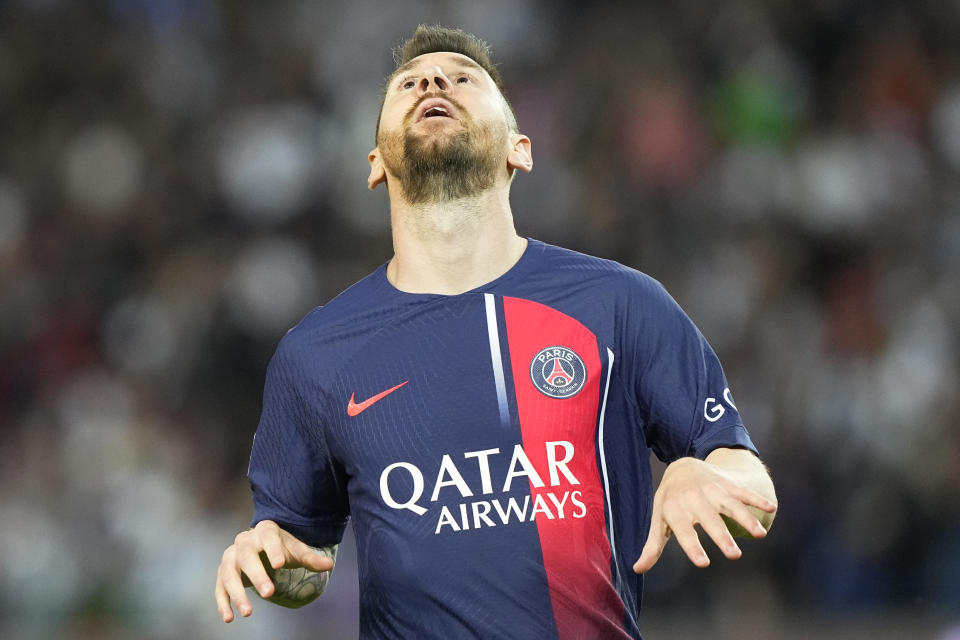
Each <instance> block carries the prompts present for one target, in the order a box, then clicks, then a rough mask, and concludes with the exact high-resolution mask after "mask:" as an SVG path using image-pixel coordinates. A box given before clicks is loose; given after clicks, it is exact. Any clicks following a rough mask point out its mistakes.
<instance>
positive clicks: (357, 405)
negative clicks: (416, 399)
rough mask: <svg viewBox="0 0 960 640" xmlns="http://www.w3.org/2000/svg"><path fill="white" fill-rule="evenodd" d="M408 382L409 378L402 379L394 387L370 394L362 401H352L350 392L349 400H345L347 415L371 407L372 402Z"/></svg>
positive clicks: (358, 412)
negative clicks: (370, 395) (373, 394)
mask: <svg viewBox="0 0 960 640" xmlns="http://www.w3.org/2000/svg"><path fill="white" fill-rule="evenodd" d="M408 382H410V381H409V380H404V381H403V382H401V383H400V384H398V385H397V386H395V387H390V388H389V389H387V390H386V391H381V392H380V393H378V394H377V395H375V396H372V397H370V398H367V399H366V400H364V401H363V402H354V401H353V395H354V394H352V393H351V394H350V401H349V402H347V415H348V416H355V415H358V414H360V413H363V412H364V411H366V410H367V409H369V408H370V407H372V406H373V405H374V403H377V402H379V401H381V400H383V399H384V398H386V397H387V396H388V395H390V394H391V393H393V392H394V391H396V390H397V389H399V388H400V387H402V386H403V385H405V384H407V383H408Z"/></svg>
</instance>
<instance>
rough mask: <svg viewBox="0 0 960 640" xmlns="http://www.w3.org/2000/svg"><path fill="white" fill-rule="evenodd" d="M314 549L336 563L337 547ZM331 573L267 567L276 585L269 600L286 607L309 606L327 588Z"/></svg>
mask: <svg viewBox="0 0 960 640" xmlns="http://www.w3.org/2000/svg"><path fill="white" fill-rule="evenodd" d="M313 549H314V551H316V552H317V553H319V554H321V555H324V556H326V557H328V558H330V559H331V560H333V561H334V562H336V560H337V545H330V546H327V547H313ZM331 571H332V570H331ZM331 571H321V572H319V573H318V572H316V571H310V570H309V569H304V568H302V567H300V568H296V569H287V568H281V569H273V568H271V567H269V565H267V573H268V575H269V576H270V579H271V580H273V584H274V593H273V595H272V596H271V597H270V598H268V600H269V601H270V602H272V603H274V604H279V605H281V606H284V607H302V606H303V605H305V604H309V603H311V602H313V601H314V600H316V599H317V597H319V596H320V594H322V593H323V591H324V589H326V588H327V582H328V581H329V580H330V573H331Z"/></svg>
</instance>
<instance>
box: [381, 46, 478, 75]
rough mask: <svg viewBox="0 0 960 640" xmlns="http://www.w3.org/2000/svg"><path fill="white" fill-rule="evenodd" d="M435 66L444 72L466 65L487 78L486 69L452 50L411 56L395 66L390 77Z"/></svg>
mask: <svg viewBox="0 0 960 640" xmlns="http://www.w3.org/2000/svg"><path fill="white" fill-rule="evenodd" d="M435 67H440V70H441V71H443V72H444V73H447V71H448V70H451V69H462V68H464V67H466V68H468V69H473V70H474V71H476V72H479V73H481V74H483V76H484V77H487V78H489V74H488V73H487V70H486V69H484V68H483V67H481V66H480V65H479V64H477V63H476V62H474V61H473V59H471V58H468V57H467V56H465V55H463V54H460V53H454V52H452V51H436V52H434V53H424V54H422V55H419V56H417V57H416V58H413V59H412V60H410V61H408V62H405V63H404V64H402V65H400V66H399V67H397V70H396V71H394V72H393V73H392V74H391V75H390V77H391V78H395V77H397V76H399V75H401V74H404V73H408V72H415V71H421V70H423V69H433V68H435Z"/></svg>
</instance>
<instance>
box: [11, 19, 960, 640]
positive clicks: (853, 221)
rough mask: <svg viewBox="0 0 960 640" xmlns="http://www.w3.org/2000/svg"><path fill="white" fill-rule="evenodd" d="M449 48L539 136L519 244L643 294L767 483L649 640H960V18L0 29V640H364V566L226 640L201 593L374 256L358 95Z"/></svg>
mask: <svg viewBox="0 0 960 640" xmlns="http://www.w3.org/2000/svg"><path fill="white" fill-rule="evenodd" d="M626 4H630V5H634V6H629V7H628V6H626ZM437 21H439V22H443V23H446V24H454V25H460V26H463V27H465V28H466V29H468V30H471V31H474V32H476V33H478V34H480V35H481V36H482V37H484V38H486V39H487V40H489V41H490V43H491V44H492V45H493V47H494V51H495V54H496V56H497V59H498V60H499V61H500V62H501V65H502V70H503V73H504V76H505V80H506V85H507V87H508V90H509V92H510V95H511V98H512V101H513V103H514V106H515V108H516V111H517V115H518V119H519V122H520V125H521V129H522V130H523V131H524V132H525V133H527V134H529V135H530V136H531V138H532V139H533V148H534V154H535V160H536V167H535V170H534V172H533V174H532V175H530V176H526V175H521V176H519V177H518V179H517V181H516V182H515V184H514V194H513V203H514V211H515V214H516V218H517V224H518V229H519V231H520V232H521V233H522V234H524V235H530V236H534V237H537V238H540V239H542V240H545V241H547V242H551V243H555V244H562V245H565V246H569V247H571V248H575V249H579V250H582V251H586V252H589V253H593V254H598V255H602V256H606V257H611V258H615V259H617V260H620V261H621V262H624V263H626V264H628V265H631V266H634V267H637V268H640V269H642V270H644V271H646V272H648V273H650V274H651V275H653V276H654V277H656V278H658V279H659V280H661V281H662V282H664V284H665V285H666V286H667V287H668V289H669V290H670V291H671V292H672V293H673V294H674V296H675V297H676V298H677V299H678V300H679V301H680V303H681V304H682V305H683V306H684V307H685V308H686V309H687V311H688V312H689V313H690V315H691V316H692V317H693V318H694V320H695V321H696V322H697V323H698V324H699V326H700V327H701V328H702V330H703V331H704V333H705V334H706V335H707V337H708V338H709V339H710V341H711V342H712V343H713V345H714V346H715V348H716V349H717V351H718V352H719V354H720V357H721V360H722V361H723V362H724V364H725V367H726V370H727V373H728V377H729V379H730V381H731V385H732V388H733V389H734V390H735V396H736V398H737V401H738V405H739V407H740V409H741V411H742V413H743V415H744V417H745V419H746V421H747V423H748V426H749V427H750V429H751V431H752V433H753V436H754V440H755V441H756V443H757V444H758V446H759V447H760V449H761V451H762V453H763V454H764V457H765V459H766V460H767V462H768V463H769V465H770V466H771V467H772V469H773V475H774V478H775V479H776V482H777V487H778V491H779V496H780V503H781V513H780V515H779V518H778V520H777V523H776V525H775V527H774V529H773V531H772V533H771V536H770V537H769V539H768V540H767V541H765V542H763V543H747V544H745V546H746V550H745V551H746V553H745V556H744V558H743V559H742V560H741V561H739V562H737V563H732V564H730V563H726V562H716V563H715V567H714V568H713V569H711V570H709V571H706V572H701V571H697V570H695V569H694V568H692V567H691V566H689V565H688V564H687V563H686V562H685V561H684V560H683V558H682V557H681V556H680V554H679V552H678V551H677V549H676V547H675V546H671V551H670V552H669V553H668V554H667V557H666V558H665V559H664V560H663V561H662V563H661V564H660V565H658V566H657V568H656V569H655V571H654V572H653V573H652V574H651V575H650V577H649V582H648V590H647V593H646V599H645V608H646V612H645V617H644V621H645V622H644V625H643V629H644V630H645V632H646V633H647V634H648V636H649V637H650V638H661V639H663V638H690V637H711V638H841V637H842V638H908V637H909V638H939V639H946V638H956V637H958V636H960V631H958V630H957V627H956V626H955V625H957V624H958V623H960V500H958V493H960V491H958V487H960V429H958V418H960V398H958V393H957V391H958V387H960V384H958V373H960V371H958V369H960V367H958V364H960V358H958V354H960V333H958V327H960V286H958V282H960V215H958V214H960V38H958V37H957V34H958V33H960V3H958V2H957V1H956V0H943V1H935V0H915V1H913V2H907V1H904V2H887V1H867V0H863V1H855V0H816V1H810V2H802V3H801V2H788V1H786V0H765V1H762V0H752V1H748V0H744V1H740V2H732V1H726V2H716V3H713V2H700V1H699V0H678V1H672V2H650V3H624V4H614V3H610V4H608V3H603V2H599V3H597V2H584V1H581V2H575V1H567V2H548V1H547V0H540V1H535V0H526V1H518V0H496V1H493V2H478V1H457V2H430V1H426V0H420V1H416V2H396V3H388V2H384V3H380V2H374V1H373V0H355V1H354V2H350V3H327V2H309V1H295V0H282V1H274V2H270V3H254V2H229V1H221V2H216V1H214V0H168V1H163V0H113V1H107V0H100V1H91V2H69V1H67V0H7V1H4V2H0V425H2V426H0V481H2V484H0V487H2V489H0V549H2V552H0V636H3V637H9V638H26V639H31V638H52V637H58V638H157V639H165V638H233V639H241V638H254V637H285V638H308V637H310V638H344V637H345V638H349V637H355V635H356V630H355V629H356V627H355V625H356V615H357V614H356V589H357V586H356V579H355V570H356V569H355V567H356V564H355V553H354V551H353V546H352V540H348V542H347V543H346V544H345V545H344V550H343V553H342V557H341V560H340V564H339V566H338V569H337V571H336V572H335V575H334V579H333V583H332V587H331V590H330V592H329V593H328V594H327V595H325V596H324V598H323V599H322V600H321V601H320V602H318V603H315V604H313V605H311V606H310V607H307V608H305V609H301V610H299V611H294V612H291V611H286V610H281V609H277V608H274V607H272V606H269V605H265V604H261V605H259V606H256V605H255V606H256V610H255V615H254V616H253V618H251V619H249V620H242V621H240V622H239V623H234V624H232V625H230V626H224V625H223V624H222V623H221V622H219V620H218V617H217V615H216V612H215V608H214V603H213V599H212V588H213V580H214V571H215V567H216V565H217V563H218V561H219V558H220V553H221V551H222V549H223V547H225V546H226V545H227V544H229V542H230V541H231V539H232V537H233V535H234V534H235V533H236V531H237V530H239V529H241V528H242V527H244V526H245V525H246V523H247V520H248V517H249V515H250V510H251V509H250V504H249V497H248V491H247V486H246V482H245V477H244V473H245V470H246V461H247V460H246V459H247V454H248V450H249V446H250V441H251V437H252V433H253V430H254V427H255V424H256V419H257V415H258V411H259V405H260V391H261V385H262V380H263V374H264V368H265V366H266V363H267V360H268V358H269V356H270V354H271V353H272V350H273V348H274V346H275V345H276V343H277V341H278V339H279V338H280V336H281V335H282V334H283V332H284V331H285V330H286V329H287V328H288V327H289V326H290V325H292V324H293V323H294V322H296V321H297V319H298V318H299V317H300V316H301V315H302V314H303V313H304V312H305V311H307V310H308V309H309V308H310V307H312V306H314V305H316V304H320V303H323V302H325V301H327V300H329V299H330V298H331V297H332V296H333V295H335V294H336V293H337V292H338V291H340V290H341V289H342V288H343V287H345V286H346V285H348V284H350V283H352V282H353V281H355V280H356V279H358V278H360V277H362V276H363V275H365V274H366V273H367V272H369V271H370V270H372V269H373V268H374V267H375V266H377V265H378V264H380V263H382V262H383V261H385V260H386V259H387V258H388V257H389V255H390V235H389V228H388V217H387V201H386V195H385V193H384V191H383V190H380V191H378V192H376V193H374V194H370V193H369V192H368V191H367V190H366V188H365V176H366V171H367V166H366V161H365V156H366V152H367V151H368V149H369V148H371V147H372V146H373V140H372V136H373V126H374V120H375V117H376V113H377V107H378V90H379V87H380V84H381V81H382V80H383V78H384V77H385V76H386V75H387V73H389V71H390V70H391V58H390V54H389V50H390V48H391V47H392V46H393V45H395V44H397V43H398V42H399V41H400V40H401V39H402V38H403V37H404V36H406V35H408V34H409V33H410V32H411V31H412V29H413V27H414V26H415V25H416V24H417V23H418V22H437ZM718 555H719V554H718V553H717V552H715V551H714V552H713V556H714V558H717V556H718Z"/></svg>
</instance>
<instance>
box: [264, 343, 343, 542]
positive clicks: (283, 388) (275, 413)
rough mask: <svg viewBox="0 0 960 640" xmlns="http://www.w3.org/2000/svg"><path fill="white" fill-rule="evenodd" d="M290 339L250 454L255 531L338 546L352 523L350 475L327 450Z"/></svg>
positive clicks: (275, 364) (274, 368) (274, 364)
mask: <svg viewBox="0 0 960 640" xmlns="http://www.w3.org/2000/svg"><path fill="white" fill-rule="evenodd" d="M289 337H290V334H288V336H287V337H286V338H284V340H282V341H281V343H280V346H279V347H278V348H277V351H276V353H275V354H274V356H273V358H272V359H271V361H270V365H269V367H268V368H267V379H266V384H265V386H264V394H263V412H262V414H261V416H260V422H259V424H258V426H257V431H256V434H255V435H254V440H253V449H252V451H251V454H250V467H249V470H248V474H247V475H248V477H249V479H250V486H251V488H252V490H253V505H254V514H253V520H252V525H255V524H256V523H258V522H260V521H261V520H273V521H275V522H277V524H279V525H280V527H281V528H283V529H285V530H287V531H289V532H290V533H292V534H293V535H294V536H296V537H297V538H299V539H300V540H302V541H304V542H306V543H307V544H310V545H313V546H323V545H329V544H336V543H339V542H340V540H341V538H342V537H343V531H344V528H345V527H346V524H347V520H348V518H349V503H348V500H347V482H346V475H345V473H344V471H343V469H342V467H341V465H340V464H339V463H338V462H337V461H336V460H335V459H334V457H333V456H332V455H331V453H330V450H329V447H328V446H327V438H326V432H325V429H324V424H323V416H322V415H321V412H320V411H319V410H318V409H317V407H319V406H322V403H321V402H320V401H319V400H316V399H314V398H311V396H309V395H308V394H306V393H305V392H304V388H305V387H306V386H307V385H306V383H307V380H305V376H304V375H303V373H302V369H301V368H300V367H299V366H298V358H297V354H296V347H295V346H294V345H293V343H292V340H290V339H289ZM311 400H313V401H311Z"/></svg>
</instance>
